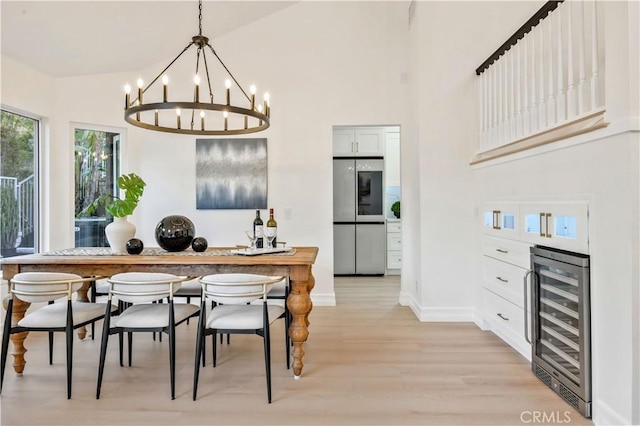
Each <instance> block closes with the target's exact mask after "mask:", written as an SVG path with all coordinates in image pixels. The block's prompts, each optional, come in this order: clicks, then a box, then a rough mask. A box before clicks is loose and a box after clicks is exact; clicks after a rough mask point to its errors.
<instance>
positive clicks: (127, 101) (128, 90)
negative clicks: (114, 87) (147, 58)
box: [124, 84, 131, 109]
mask: <svg viewBox="0 0 640 426" xmlns="http://www.w3.org/2000/svg"><path fill="white" fill-rule="evenodd" d="M129 104H131V86H129V85H128V84H127V85H126V86H124V109H127V108H129Z"/></svg>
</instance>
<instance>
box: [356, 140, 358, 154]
mask: <svg viewBox="0 0 640 426" xmlns="http://www.w3.org/2000/svg"><path fill="white" fill-rule="evenodd" d="M356 152H358V142H356Z"/></svg>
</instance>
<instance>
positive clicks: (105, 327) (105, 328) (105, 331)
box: [96, 307, 122, 399]
mask: <svg viewBox="0 0 640 426" xmlns="http://www.w3.org/2000/svg"><path fill="white" fill-rule="evenodd" d="M110 327H111V315H110V312H109V308H108V307H107V313H106V315H105V317H104V324H102V342H101V344H100V362H99V364H98V386H97V388H96V399H100V388H101V387H102V376H103V373H104V363H105V359H106V357H107V344H108V343H109V329H110ZM119 335H120V366H122V332H120V333H119Z"/></svg>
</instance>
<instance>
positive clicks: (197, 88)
mask: <svg viewBox="0 0 640 426" xmlns="http://www.w3.org/2000/svg"><path fill="white" fill-rule="evenodd" d="M193 82H194V83H195V84H196V101H195V102H196V103H198V102H200V76H199V75H198V74H196V76H195V77H193Z"/></svg>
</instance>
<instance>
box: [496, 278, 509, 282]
mask: <svg viewBox="0 0 640 426" xmlns="http://www.w3.org/2000/svg"><path fill="white" fill-rule="evenodd" d="M496 280H498V281H502V282H503V283H508V282H509V280H505V279H504V278H502V277H496Z"/></svg>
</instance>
